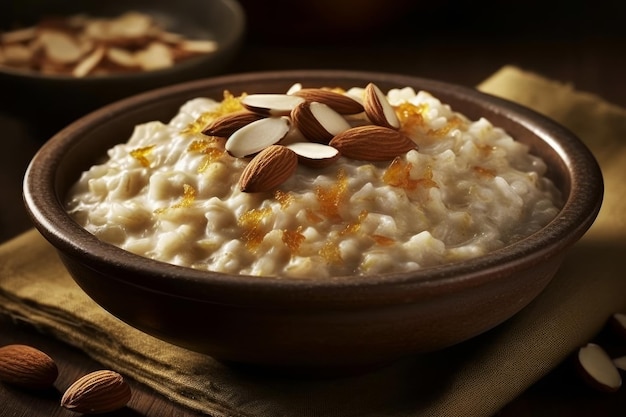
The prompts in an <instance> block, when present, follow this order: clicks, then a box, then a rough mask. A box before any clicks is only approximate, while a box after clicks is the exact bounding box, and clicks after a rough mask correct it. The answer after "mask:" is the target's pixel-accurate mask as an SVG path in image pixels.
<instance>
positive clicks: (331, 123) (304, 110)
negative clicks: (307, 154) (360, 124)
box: [291, 101, 351, 143]
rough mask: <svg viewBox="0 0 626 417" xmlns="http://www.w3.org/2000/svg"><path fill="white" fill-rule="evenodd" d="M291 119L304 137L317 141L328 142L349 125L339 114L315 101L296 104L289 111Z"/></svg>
mask: <svg viewBox="0 0 626 417" xmlns="http://www.w3.org/2000/svg"><path fill="white" fill-rule="evenodd" d="M291 119H292V120H293V123H294V124H295V126H296V127H297V128H298V130H299V131H300V133H302V134H303V135H304V137H306V138H307V139H308V140H310V141H312V142H318V143H328V142H330V140H331V139H332V138H333V137H334V136H335V135H338V134H339V133H341V132H343V131H345V130H348V129H350V127H351V126H350V123H348V121H347V120H346V119H345V118H344V117H343V116H342V115H341V114H339V113H337V112H336V111H335V110H333V109H332V108H331V107H330V106H327V105H326V104H324V103H318V102H316V101H314V102H309V101H305V102H303V103H300V104H298V105H297V106H296V107H295V108H294V109H293V111H292V112H291Z"/></svg>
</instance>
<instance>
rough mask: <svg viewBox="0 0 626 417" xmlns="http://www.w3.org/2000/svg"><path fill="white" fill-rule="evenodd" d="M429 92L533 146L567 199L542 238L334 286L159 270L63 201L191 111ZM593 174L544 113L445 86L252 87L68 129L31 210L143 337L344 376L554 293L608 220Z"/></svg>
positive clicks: (337, 76) (197, 84)
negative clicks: (88, 224) (568, 263)
mask: <svg viewBox="0 0 626 417" xmlns="http://www.w3.org/2000/svg"><path fill="white" fill-rule="evenodd" d="M369 82H373V83H375V84H377V85H378V86H379V87H380V88H381V89H382V90H384V91H386V90H388V89H390V88H395V87H406V86H409V87H413V88H414V89H415V90H416V91H418V90H425V91H428V92H430V93H431V94H433V95H434V96H435V97H437V98H439V99H440V100H441V101H442V102H444V103H447V104H449V105H450V106H451V107H452V109H454V110H456V111H459V112H461V113H463V114H465V115H466V116H468V117H469V118H471V119H477V118H479V117H485V118H487V119H488V120H490V121H492V123H493V124H494V125H495V126H499V127H502V128H504V129H505V130H506V131H507V132H509V134H510V135H511V136H513V137H514V138H515V139H517V140H519V141H522V142H524V143H526V144H528V145H529V146H530V148H531V150H532V152H533V153H534V154H536V155H539V156H541V157H542V158H543V159H544V160H545V161H546V163H547V165H548V172H547V175H548V176H549V177H550V178H551V179H552V180H553V181H554V183H555V184H556V185H557V187H558V188H559V190H560V191H561V193H562V195H563V201H564V204H563V206H562V209H561V210H560V211H559V213H558V215H557V216H556V218H554V220H553V221H551V222H550V223H549V224H548V225H547V226H545V227H544V228H542V229H541V230H540V231H538V232H536V233H534V234H532V235H531V236H528V237H527V238H524V239H522V240H519V241H517V242H516V243H513V244H511V245H509V246H506V247H504V248H502V249H499V250H496V251H494V252H492V253H489V254H486V255H483V256H481V257H478V258H475V259H471V260H466V261H461V262H456V263H451V264H445V265H442V266H435V267H428V268H423V269H420V270H416V271H413V272H402V273H389V274H377V275H371V276H358V277H357V276H355V277H337V278H334V279H314V278H313V279H295V278H277V277H263V278H259V277H252V276H244V275H228V274H222V273H215V272H204V271H199V270H195V269H191V268H185V267H180V266H175V265H170V264H166V263H162V262H159V261H155V260H151V259H148V258H144V257H141V256H138V255H134V254H132V253H130V252H126V251H124V250H122V249H119V248H117V247H115V246H112V245H110V244H107V243H103V242H102V241H100V240H98V239H97V238H96V237H95V236H93V235H92V234H90V233H89V232H87V231H86V230H85V229H83V228H82V227H81V226H79V225H78V224H77V223H76V222H75V221H74V220H73V219H72V218H71V217H70V216H69V215H68V213H67V212H66V210H65V207H64V204H63V201H64V200H65V198H66V195H67V193H68V190H69V188H70V187H71V185H72V184H73V183H75V182H76V181H77V179H78V178H79V176H80V174H81V173H82V172H83V171H84V170H86V169H88V168H89V167H90V166H92V165H94V164H95V163H96V162H98V161H100V160H101V159H102V158H103V157H104V155H105V154H106V150H107V149H109V148H110V147H112V146H113V145H115V144H117V143H121V142H125V141H126V140H127V138H128V137H129V136H130V134H131V132H132V131H133V127H134V126H135V125H137V124H141V123H144V122H147V121H152V120H161V121H164V122H167V121H169V119H170V118H171V117H173V116H174V115H175V114H176V113H177V111H178V109H179V107H180V106H181V105H182V104H183V103H185V102H186V101H187V100H189V99H192V98H195V97H210V98H214V99H216V100H220V99H221V97H222V96H223V93H224V90H228V91H230V92H231V93H232V94H234V95H239V94H241V93H244V92H245V93H255V92H260V93H268V92H285V91H287V89H288V88H289V87H290V86H291V85H293V84H294V83H302V84H303V85H306V86H318V87H328V86H332V87H343V88H349V87H353V86H365V85H366V84H367V83H369ZM602 197H603V181H602V175H601V171H600V169H599V167H598V164H597V162H596V160H595V159H594V157H593V155H592V154H591V153H590V152H589V150H588V149H587V148H586V147H585V146H584V144H583V143H582V142H581V141H580V140H579V139H578V138H577V137H575V136H574V135H573V134H572V133H571V132H570V131H568V130H567V129H565V128H563V127H562V126H560V125H558V124H556V123H555V122H553V121H552V120H550V119H547V118H545V117H543V116H541V115H539V114H538V113H536V112H533V111H531V110H529V109H527V108H524V107H522V106H519V105H517V104H514V103H512V102H509V101H506V100H503V99H500V98H496V97H493V96H490V95H487V94H484V93H481V92H478V91H476V90H474V89H471V88H467V87H462V86H458V85H452V84H449V83H446V82H442V81H437V80H430V79H423V78H417V77H412V76H405V75H400V74H384V73H372V72H355V71H336V70H311V71H306V70H301V71H276V72H262V73H244V74H234V75H226V76H220V77H214V78H207V79H203V80H197V81H193V82H187V83H182V84H177V85H174V86H171V87H166V88H162V89H158V90H153V91H150V92H147V93H143V94H140V95H136V96H133V97H131V98H128V99H125V100H122V101H118V102H116V103H114V104H111V105H108V106H106V107H104V108H102V109H100V110H98V111H95V112H93V113H91V114H89V115H87V116H85V117H83V118H81V119H80V120H78V121H76V122H74V123H72V124H71V125H69V126H68V127H66V128H65V129H64V130H62V131H61V132H59V133H58V134H57V135H55V136H54V137H53V138H51V139H50V140H49V141H48V142H47V143H45V144H44V145H43V146H42V148H41V149H40V151H39V152H38V153H37V155H36V156H35V157H34V158H33V160H32V161H31V163H30V165H29V167H28V170H27V172H26V174H25V180H24V198H25V204H26V207H27V210H28V212H29V213H30V215H31V217H32V220H33V222H34V225H35V227H36V228H37V229H38V230H39V231H40V233H41V234H42V235H43V236H44V237H45V238H46V239H47V240H48V241H49V242H51V244H52V245H53V246H54V247H55V248H56V249H57V251H58V253H59V255H60V257H61V259H62V261H63V263H64V264H65V266H66V267H67V269H68V271H69V272H70V274H71V275H72V277H73V278H74V280H75V281H76V282H77V283H78V284H79V285H80V286H81V287H82V289H83V290H84V291H85V292H86V293H87V294H88V295H89V296H90V297H92V298H93V299H94V300H95V301H96V302H97V303H98V304H100V305H101V306H102V307H103V308H105V309H106V310H108V311H109V312H111V313H112V314H113V315H115V316H117V317H118V318H120V319H121V320H123V321H125V322H127V323H128V324H130V325H131V326H134V327H136V328H138V329H140V330H142V331H143V332H145V333H148V334H150V335H153V336H155V337H157V338H160V339H162V340H164V341H167V342H170V343H173V344H175V345H179V346H182V347H185V348H188V349H190V350H194V351H198V352H202V353H205V354H208V355H210V356H212V357H214V358H216V359H218V360H221V361H224V362H228V363H240V364H247V365H255V366H264V367H265V366H268V367H271V368H272V369H293V370H299V371H302V372H330V373H333V372H346V371H350V370H358V369H364V368H369V367H373V366H380V365H382V364H387V363H389V362H391V361H394V360H397V359H399V358H402V357H405V356H407V355H413V354H418V353H420V352H430V351H434V350H438V349H442V348H445V347H448V346H451V345H454V344H457V343H460V342H463V341H466V340H468V339H470V338H473V337H475V336H477V335H479V334H481V333H484V332H486V331H487V330H489V329H492V328H494V327H495V326H498V325H499V324H501V323H503V322H504V321H506V320H507V319H509V318H510V317H512V316H513V315H515V314H516V313H518V312H519V311H520V310H522V309H523V308H524V307H525V306H526V305H528V304H529V303H530V302H531V301H532V300H533V299H534V298H535V297H537V296H538V295H539V294H540V293H541V292H542V290H543V289H544V288H545V287H546V286H547V285H548V283H549V282H550V280H551V279H552V278H553V276H554V275H555V273H556V271H557V270H558V268H559V266H560V264H561V262H562V260H563V257H564V255H565V253H566V251H567V249H568V248H569V247H570V246H572V245H573V244H574V243H576V242H577V241H578V240H579V239H580V238H581V237H582V236H583V235H584V233H585V232H586V231H587V230H588V228H589V227H590V226H591V225H592V223H593V221H594V220H595V218H596V216H597V213H598V211H599V209H600V206H601V203H602Z"/></svg>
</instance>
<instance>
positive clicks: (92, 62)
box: [72, 47, 104, 78]
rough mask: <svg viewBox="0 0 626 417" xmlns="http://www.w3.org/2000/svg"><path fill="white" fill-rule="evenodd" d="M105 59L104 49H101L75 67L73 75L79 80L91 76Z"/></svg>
mask: <svg viewBox="0 0 626 417" xmlns="http://www.w3.org/2000/svg"><path fill="white" fill-rule="evenodd" d="M103 57H104V47H99V48H97V49H96V50H94V51H93V52H92V53H91V54H89V55H87V57H85V58H84V59H83V60H82V61H81V62H79V63H78V65H76V67H74V69H73V70H72V75H73V76H74V77H77V78H81V77H84V76H86V75H88V74H90V73H91V72H92V71H93V69H94V68H96V66H97V65H98V64H99V63H100V61H102V58H103Z"/></svg>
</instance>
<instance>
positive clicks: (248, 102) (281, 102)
mask: <svg viewBox="0 0 626 417" xmlns="http://www.w3.org/2000/svg"><path fill="white" fill-rule="evenodd" d="M303 102H304V99H303V98H302V97H298V96H293V95H289V94H249V95H247V96H245V97H244V98H243V99H242V100H241V104H242V105H243V106H244V107H245V108H247V109H248V110H250V111H252V112H255V113H259V114H263V115H270V116H288V115H289V114H290V113H291V111H292V110H293V109H294V108H295V107H296V106H297V105H298V104H300V103H303Z"/></svg>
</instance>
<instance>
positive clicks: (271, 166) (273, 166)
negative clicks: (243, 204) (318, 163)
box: [239, 145, 298, 193]
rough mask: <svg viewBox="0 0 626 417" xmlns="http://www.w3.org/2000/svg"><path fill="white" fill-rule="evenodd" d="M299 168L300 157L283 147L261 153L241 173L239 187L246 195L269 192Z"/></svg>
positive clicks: (272, 146)
mask: <svg viewBox="0 0 626 417" xmlns="http://www.w3.org/2000/svg"><path fill="white" fill-rule="evenodd" d="M296 168H298V155H296V153H295V152H294V151H292V150H291V149H289V148H287V147H285V146H282V145H271V146H268V147H267V148H265V149H263V150H262V151H261V152H259V153H258V154H257V155H256V156H255V157H254V158H252V160H251V161H250V163H248V165H246V168H245V169H244V170H243V172H242V173H241V177H240V179H239V187H240V189H241V191H243V192H246V193H257V192H262V191H269V190H271V189H273V188H275V187H277V186H279V185H280V184H282V183H283V182H285V181H287V180H288V179H289V177H291V176H292V175H293V173H294V172H295V170H296Z"/></svg>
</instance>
